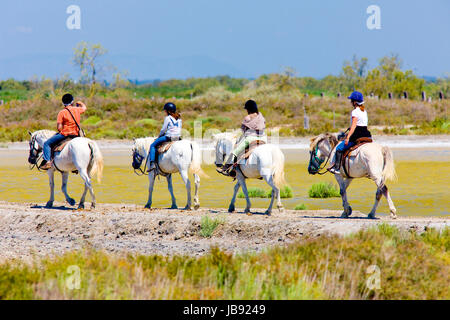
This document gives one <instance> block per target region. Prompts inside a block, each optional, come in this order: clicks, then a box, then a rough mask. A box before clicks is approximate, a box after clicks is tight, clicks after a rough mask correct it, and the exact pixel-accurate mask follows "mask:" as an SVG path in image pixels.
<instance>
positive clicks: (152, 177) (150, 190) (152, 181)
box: [145, 170, 156, 209]
mask: <svg viewBox="0 0 450 320" xmlns="http://www.w3.org/2000/svg"><path fill="white" fill-rule="evenodd" d="M155 178H156V175H155V170H152V171H150V173H149V175H148V182H149V186H148V200H147V204H146V205H145V208H146V209H151V208H152V195H153V186H154V185H155Z"/></svg>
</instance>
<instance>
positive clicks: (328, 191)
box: [308, 182, 340, 198]
mask: <svg viewBox="0 0 450 320" xmlns="http://www.w3.org/2000/svg"><path fill="white" fill-rule="evenodd" d="M308 195H309V197H310V198H332V197H340V192H339V189H338V188H337V187H336V186H335V185H333V184H332V183H326V182H319V183H315V184H313V185H312V186H311V188H310V189H309V191H308Z"/></svg>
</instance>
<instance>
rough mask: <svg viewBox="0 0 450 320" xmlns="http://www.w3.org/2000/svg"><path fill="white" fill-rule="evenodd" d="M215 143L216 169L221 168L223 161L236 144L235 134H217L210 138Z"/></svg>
mask: <svg viewBox="0 0 450 320" xmlns="http://www.w3.org/2000/svg"><path fill="white" fill-rule="evenodd" d="M212 137H213V139H214V141H215V148H214V149H215V152H216V160H215V161H214V164H215V165H216V167H217V168H220V167H222V166H223V163H224V161H225V159H226V158H227V157H228V155H229V154H230V153H231V152H232V151H233V147H234V145H235V143H236V134H235V133H231V132H225V133H218V134H215V135H213V136H212Z"/></svg>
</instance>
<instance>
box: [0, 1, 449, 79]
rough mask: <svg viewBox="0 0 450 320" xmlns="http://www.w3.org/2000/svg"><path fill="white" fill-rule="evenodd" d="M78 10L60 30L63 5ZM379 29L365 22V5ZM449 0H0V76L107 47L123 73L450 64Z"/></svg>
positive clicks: (440, 71)
mask: <svg viewBox="0 0 450 320" xmlns="http://www.w3.org/2000/svg"><path fill="white" fill-rule="evenodd" d="M71 4H75V5H78V6H80V8H81V30H68V29H67V28H66V19H67V17H68V14H67V13H66V8H67V7H68V6H69V5H71ZM372 4H375V5H378V6H379V7H380V9H381V29H380V30H369V29H368V28H367V27H366V20H367V18H368V16H369V15H368V14H367V13H366V8H367V7H368V6H369V5H372ZM449 13H450V1H448V0H429V1H414V0H409V1H406V0H395V1H392V0H371V1H365V0H342V1H336V0H334V1H333V0H321V1H300V0H278V1H275V0H272V1H266V0H239V1H237V0H227V1H218V0H189V1H187V0H186V1H182V0H127V1H112V0H109V1H108V0H90V1H88V0H70V1H66V0H40V1H32V0H16V1H2V3H1V4H0V79H4V78H7V77H15V78H22V79H27V78H30V77H31V76H33V75H37V76H42V75H46V76H50V77H57V76H60V75H62V74H63V73H72V74H73V73H74V68H73V66H71V64H70V57H71V54H72V50H73V47H74V46H75V45H76V43H77V42H79V41H81V40H86V41H89V42H93V43H101V44H102V45H103V46H104V47H106V48H107V49H108V50H109V53H108V57H107V59H108V61H110V62H111V63H112V64H114V65H116V66H118V67H119V69H121V70H128V72H129V77H130V78H139V79H155V78H170V77H180V78H186V77H189V76H207V75H211V76H213V75H217V74H227V73H228V74H230V75H233V76H245V77H256V76H258V75H260V74H263V73H270V72H278V71H281V70H283V69H284V67H285V66H291V67H293V68H295V69H296V70H297V73H298V75H299V76H313V77H323V76H325V75H327V74H338V73H339V72H340V69H341V67H342V63H343V61H344V60H346V59H347V60H349V59H351V57H352V56H353V54H356V55H357V56H359V57H362V56H366V57H368V58H369V64H370V66H371V67H373V66H375V65H376V64H377V60H378V59H379V58H380V57H382V56H383V55H387V54H390V53H398V54H399V55H400V57H401V58H402V59H403V61H404V68H407V69H412V70H414V71H415V72H416V73H417V74H419V75H427V76H445V75H447V74H448V73H449V72H450V59H449V58H450V41H449V36H448V34H449V31H450V19H449V18H448V17H449Z"/></svg>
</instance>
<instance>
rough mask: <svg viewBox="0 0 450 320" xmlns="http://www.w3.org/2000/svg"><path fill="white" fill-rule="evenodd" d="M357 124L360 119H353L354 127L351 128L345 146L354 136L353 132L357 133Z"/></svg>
mask: <svg viewBox="0 0 450 320" xmlns="http://www.w3.org/2000/svg"><path fill="white" fill-rule="evenodd" d="M357 122H358V118H356V117H352V125H351V126H350V131H349V132H348V134H347V137H346V138H345V145H348V142H349V140H350V137H351V136H352V134H353V132H355V129H356V123H357Z"/></svg>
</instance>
